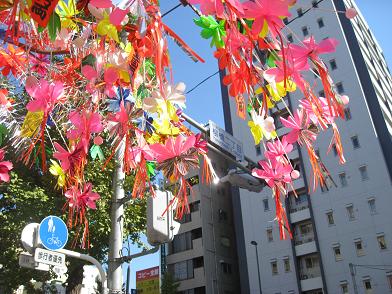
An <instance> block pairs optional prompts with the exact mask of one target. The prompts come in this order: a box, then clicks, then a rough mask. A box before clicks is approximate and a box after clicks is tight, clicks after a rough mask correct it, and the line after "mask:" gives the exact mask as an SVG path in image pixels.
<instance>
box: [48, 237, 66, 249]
mask: <svg viewBox="0 0 392 294" xmlns="http://www.w3.org/2000/svg"><path fill="white" fill-rule="evenodd" d="M47 242H48V244H50V245H56V246H58V247H61V246H62V245H63V243H62V242H61V241H60V240H59V238H58V237H56V236H54V235H52V237H49V238H48V240H47Z"/></svg>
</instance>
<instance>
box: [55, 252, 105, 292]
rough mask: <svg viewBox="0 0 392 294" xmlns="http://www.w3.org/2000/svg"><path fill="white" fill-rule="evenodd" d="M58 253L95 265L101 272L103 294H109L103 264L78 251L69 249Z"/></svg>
mask: <svg viewBox="0 0 392 294" xmlns="http://www.w3.org/2000/svg"><path fill="white" fill-rule="evenodd" d="M56 252H60V253H63V254H65V255H67V256H70V257H74V258H77V259H82V260H85V261H88V262H90V263H92V264H93V265H95V266H96V267H97V269H98V271H99V275H100V276H101V283H102V288H103V290H104V292H103V293H107V286H106V273H105V270H104V269H103V267H102V265H101V263H100V262H99V261H98V260H96V259H95V258H94V257H92V256H90V255H87V254H83V253H79V252H76V251H71V250H67V249H59V250H56Z"/></svg>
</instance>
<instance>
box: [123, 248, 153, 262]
mask: <svg viewBox="0 0 392 294" xmlns="http://www.w3.org/2000/svg"><path fill="white" fill-rule="evenodd" d="M158 250H159V245H157V246H155V247H153V248H151V249H149V250H143V251H142V252H139V253H136V254H132V255H127V256H123V257H120V258H116V260H117V261H121V262H129V261H131V260H132V259H135V258H138V257H141V256H144V255H149V254H153V253H155V252H157V251H158Z"/></svg>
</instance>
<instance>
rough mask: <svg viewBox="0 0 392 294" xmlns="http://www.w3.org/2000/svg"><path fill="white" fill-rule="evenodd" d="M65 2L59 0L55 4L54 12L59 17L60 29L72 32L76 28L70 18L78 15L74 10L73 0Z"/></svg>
mask: <svg viewBox="0 0 392 294" xmlns="http://www.w3.org/2000/svg"><path fill="white" fill-rule="evenodd" d="M67 2H68V3H67ZM67 2H65V1H64V0H60V1H59V3H58V4H57V8H56V12H57V14H58V15H59V16H60V20H61V27H62V28H70V29H72V30H74V29H77V28H78V26H77V25H76V23H75V22H74V21H73V20H72V17H73V16H75V15H76V14H78V11H77V10H76V9H75V7H76V5H75V2H74V0H68V1H67Z"/></svg>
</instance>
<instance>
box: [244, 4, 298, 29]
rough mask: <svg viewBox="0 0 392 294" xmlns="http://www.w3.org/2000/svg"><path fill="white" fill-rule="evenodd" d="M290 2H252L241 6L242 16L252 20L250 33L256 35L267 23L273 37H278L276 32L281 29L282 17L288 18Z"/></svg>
mask: <svg viewBox="0 0 392 294" xmlns="http://www.w3.org/2000/svg"><path fill="white" fill-rule="evenodd" d="M289 4H290V0H273V1H271V0H254V1H247V2H245V3H244V4H243V8H244V16H245V17H246V18H253V19H254V20H255V21H254V23H253V25H252V33H253V34H255V35H258V34H259V33H260V32H261V31H262V30H263V27H264V24H265V23H267V25H268V28H269V30H270V32H271V34H272V35H273V36H276V35H278V34H279V33H278V31H279V30H280V29H281V28H282V27H283V21H282V18H281V17H282V16H286V17H288V16H290V15H291V14H290V13H289V9H288V8H289Z"/></svg>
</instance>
